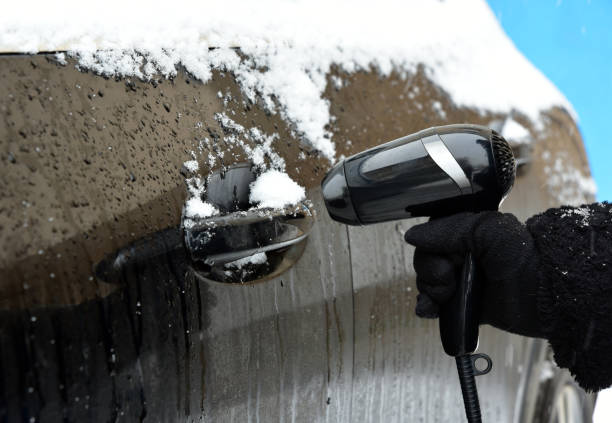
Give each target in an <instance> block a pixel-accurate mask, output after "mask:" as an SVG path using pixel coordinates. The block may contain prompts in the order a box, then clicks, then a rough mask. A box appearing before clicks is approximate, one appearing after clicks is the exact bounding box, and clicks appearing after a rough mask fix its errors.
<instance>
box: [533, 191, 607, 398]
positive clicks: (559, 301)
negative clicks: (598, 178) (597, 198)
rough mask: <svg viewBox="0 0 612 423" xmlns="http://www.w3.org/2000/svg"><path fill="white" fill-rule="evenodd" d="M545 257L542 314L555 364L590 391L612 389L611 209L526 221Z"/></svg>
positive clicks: (565, 211) (574, 210)
mask: <svg viewBox="0 0 612 423" xmlns="http://www.w3.org/2000/svg"><path fill="white" fill-rule="evenodd" d="M527 227H528V229H529V231H530V232H531V234H532V235H533V237H534V239H535V243H536V247H537V249H538V251H539V253H540V259H541V271H542V276H543V277H542V278H540V280H541V283H540V286H539V288H538V309H539V313H540V319H541V321H542V323H543V325H544V327H543V328H544V332H545V333H546V335H547V336H546V337H547V338H548V340H549V341H550V344H551V346H552V349H553V352H554V356H555V361H556V362H557V364H558V365H559V366H560V367H566V368H568V369H569V370H570V371H571V373H572V374H573V375H574V377H575V379H576V381H577V382H578V383H579V384H580V385H581V386H582V387H583V388H585V389H586V390H591V391H597V390H600V389H603V388H606V387H608V386H610V385H612V204H609V203H605V202H604V203H595V204H590V205H584V206H581V207H561V208H558V209H550V210H548V211H546V212H544V213H542V214H539V215H536V216H534V217H532V218H531V219H529V220H528V221H527Z"/></svg>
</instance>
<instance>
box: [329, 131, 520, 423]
mask: <svg viewBox="0 0 612 423" xmlns="http://www.w3.org/2000/svg"><path fill="white" fill-rule="evenodd" d="M515 173H516V163H515V161H514V155H513V154H512V149H511V148H510V146H509V145H508V143H507V142H506V140H504V139H503V138H502V137H501V136H500V135H499V134H497V133H496V132H495V131H493V130H491V129H489V128H486V127H484V126H478V125H447V126H439V127H434V128H430V129H426V130H424V131H421V132H417V133H415V134H412V135H408V136H406V137H403V138H399V139H397V140H394V141H390V142H388V143H386V144H382V145H380V146H377V147H374V148H372V149H369V150H366V151H364V152H362V153H359V154H356V155H354V156H351V157H349V158H347V159H345V160H343V161H341V162H340V163H338V164H336V165H335V166H334V167H333V168H332V169H331V170H330V171H329V173H328V174H327V176H325V178H324V179H323V182H322V191H323V198H324V200H325V205H326V206H327V211H328V212H329V214H330V216H331V217H332V219H334V220H337V221H340V222H343V223H346V224H349V225H367V224H371V223H378V222H384V221H388V220H395V219H405V218H409V217H419V216H431V217H440V216H448V215H451V214H454V213H459V212H464V211H472V212H478V211H484V210H497V209H498V207H499V205H500V203H501V202H502V201H503V199H504V198H505V197H506V195H507V194H508V192H509V191H510V189H512V185H513V184H514V178H515ZM476 270H477V267H476V265H475V263H474V260H473V258H472V255H471V254H470V253H468V254H467V255H466V258H465V263H464V267H463V272H462V277H461V280H460V281H459V284H458V285H457V290H456V291H455V294H454V295H453V297H452V299H451V300H450V301H449V302H448V303H447V304H445V305H444V307H442V309H441V310H440V336H441V338H442V345H443V347H444V351H446V353H447V354H449V355H451V356H454V357H455V359H456V361H457V370H458V372H459V381H460V383H461V391H462V393H463V400H464V403H465V412H466V416H467V420H468V421H469V422H480V421H481V417H480V405H479V403H478V393H477V390H476V383H475V380H474V376H478V375H481V374H486V373H488V372H489V370H490V369H491V359H490V358H489V357H488V356H487V355H485V354H472V353H473V352H474V351H475V350H476V348H477V346H478V324H479V317H480V303H481V301H480V291H481V289H480V285H479V283H478V277H477V274H476ZM479 358H482V359H484V360H486V362H487V367H486V368H485V369H484V370H477V368H476V366H475V365H474V362H475V361H476V360H477V359H479Z"/></svg>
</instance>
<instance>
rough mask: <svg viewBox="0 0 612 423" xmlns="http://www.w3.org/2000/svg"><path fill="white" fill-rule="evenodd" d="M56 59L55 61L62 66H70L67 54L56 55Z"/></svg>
mask: <svg viewBox="0 0 612 423" xmlns="http://www.w3.org/2000/svg"><path fill="white" fill-rule="evenodd" d="M54 57H55V61H56V62H57V63H59V64H60V65H62V66H66V65H67V64H68V62H67V61H66V54H65V53H56V54H55V56H54Z"/></svg>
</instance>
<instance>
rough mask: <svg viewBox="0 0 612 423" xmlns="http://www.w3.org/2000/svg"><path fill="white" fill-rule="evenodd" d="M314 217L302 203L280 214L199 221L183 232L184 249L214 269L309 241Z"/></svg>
mask: <svg viewBox="0 0 612 423" xmlns="http://www.w3.org/2000/svg"><path fill="white" fill-rule="evenodd" d="M313 215H314V212H313V210H312V206H310V205H309V204H308V203H306V202H303V203H300V204H299V205H297V206H291V207H287V208H285V209H280V210H258V209H251V210H247V211H236V212H233V213H228V214H224V215H221V216H213V217H210V218H206V219H200V220H199V221H197V222H195V223H194V224H193V225H191V226H190V227H189V228H185V229H184V236H185V246H186V247H187V250H188V252H189V255H190V256H191V259H192V260H194V261H196V262H202V263H204V264H207V265H211V266H212V265H217V264H223V263H228V262H231V261H235V260H238V259H241V258H245V257H248V256H252V255H253V254H257V253H262V252H269V251H276V250H282V249H285V248H288V247H290V246H292V245H295V244H298V243H299V242H301V241H303V240H304V239H306V237H307V236H308V233H309V231H310V228H311V227H312V223H313Z"/></svg>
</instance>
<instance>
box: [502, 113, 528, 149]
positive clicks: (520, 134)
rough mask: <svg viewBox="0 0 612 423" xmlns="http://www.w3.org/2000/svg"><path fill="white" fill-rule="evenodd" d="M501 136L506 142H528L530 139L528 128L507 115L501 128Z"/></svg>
mask: <svg viewBox="0 0 612 423" xmlns="http://www.w3.org/2000/svg"><path fill="white" fill-rule="evenodd" d="M501 136H502V137H504V138H505V139H506V141H508V142H515V143H519V144H524V143H529V142H530V141H531V134H530V133H529V130H528V129H527V128H525V127H524V126H523V125H521V124H520V123H518V122H517V121H515V120H514V119H512V118H511V117H509V118H508V119H506V121H505V122H504V126H503V127H502V130H501Z"/></svg>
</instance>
